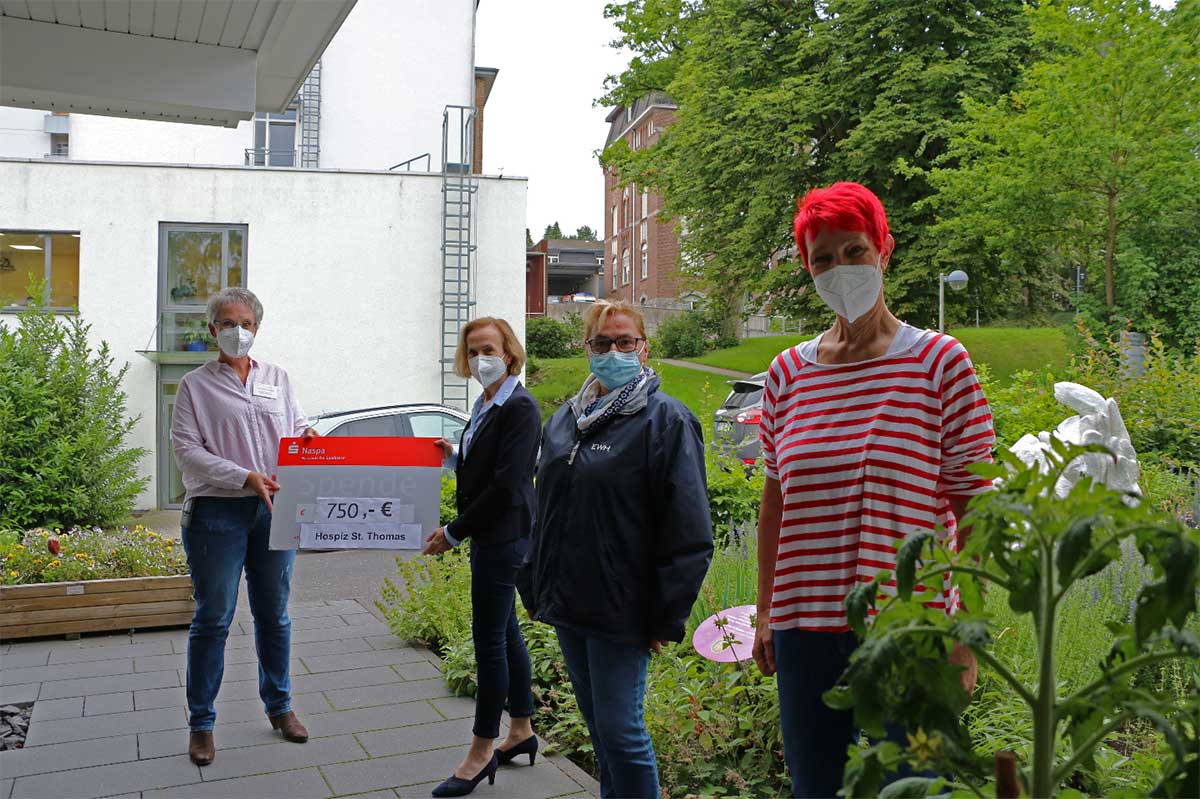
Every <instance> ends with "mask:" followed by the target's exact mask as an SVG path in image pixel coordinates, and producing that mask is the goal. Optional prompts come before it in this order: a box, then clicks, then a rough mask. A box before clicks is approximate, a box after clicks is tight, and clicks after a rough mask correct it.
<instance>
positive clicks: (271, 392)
mask: <svg viewBox="0 0 1200 799" xmlns="http://www.w3.org/2000/svg"><path fill="white" fill-rule="evenodd" d="M250 391H251V393H252V394H254V396H256V397H266V398H267V399H278V398H279V386H272V385H269V384H267V383H255V384H254V387H253V388H252V389H250Z"/></svg>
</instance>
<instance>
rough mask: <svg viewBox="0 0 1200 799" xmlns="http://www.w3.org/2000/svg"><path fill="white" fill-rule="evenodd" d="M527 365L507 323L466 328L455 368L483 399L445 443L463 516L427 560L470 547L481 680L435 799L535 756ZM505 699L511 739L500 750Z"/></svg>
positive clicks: (537, 417)
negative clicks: (521, 590) (459, 748)
mask: <svg viewBox="0 0 1200 799" xmlns="http://www.w3.org/2000/svg"><path fill="white" fill-rule="evenodd" d="M524 366H525V350H524V348H522V347H521V342H520V341H518V340H517V337H516V335H515V334H514V333H513V330H512V328H511V327H510V326H509V324H508V323H507V322H505V321H504V320H503V319H493V318H491V317H483V318H480V319H475V320H473V321H471V322H469V323H468V324H467V325H466V326H465V327H464V328H463V330H462V334H461V337H460V339H459V345H458V353H457V355H456V356H455V369H456V371H457V373H458V374H459V375H461V376H462V377H467V376H472V377H474V378H475V379H476V380H478V381H479V383H480V384H481V385H482V386H483V387H484V388H483V395H482V396H480V397H479V399H478V400H477V401H476V402H475V407H474V410H473V411H472V413H471V421H470V423H469V424H468V425H467V428H466V429H465V430H464V431H463V436H462V442H461V445H460V447H459V448H457V449H456V448H455V447H454V446H453V445H452V444H451V443H450V442H449V441H445V440H442V441H439V442H438V445H439V446H441V447H442V449H443V451H444V452H445V453H446V458H447V460H451V459H453V462H454V464H455V471H456V472H457V475H458V480H457V496H456V500H457V506H458V517H457V518H455V519H454V521H452V522H450V523H449V524H447V525H446V526H445V527H443V528H440V529H438V530H436V531H435V532H434V534H433V535H432V536H431V537H430V539H429V542H428V543H427V544H426V546H425V549H424V552H425V554H427V555H432V554H438V553H441V552H445V551H447V550H449V549H450V548H451V547H452V546H458V544H460V543H461V542H463V541H465V540H467V539H470V541H471V635H472V637H473V638H474V642H475V661H476V663H477V666H478V675H479V677H478V691H477V693H476V697H475V727H474V734H475V738H474V740H473V741H472V742H471V749H470V751H469V752H468V753H467V756H466V758H465V759H464V760H463V762H462V763H461V764H460V765H459V767H458V768H457V769H455V771H454V774H452V775H451V776H450V778H449V779H447V780H446V781H445V782H443V783H442V784H441V785H439V786H437V788H435V789H434V791H433V795H434V796H465V795H467V794H469V793H470V792H471V791H473V790H474V789H475V786H476V785H478V784H479V783H480V782H481V781H482V780H483V779H485V778H486V779H487V780H488V782H489V783H491V782H494V781H495V778H496V768H497V766H498V765H500V764H502V763H507V762H509V761H510V760H512V759H513V758H514V757H516V756H517V755H520V754H528V755H529V765H531V766H532V765H533V762H534V758H535V757H536V755H537V738H536V737H534V734H533V728H532V726H531V725H530V719H531V718H532V716H533V710H534V708H533V695H532V693H531V692H530V672H529V654H528V652H526V650H525V642H524V640H522V638H521V630H520V628H519V627H518V626H517V605H516V594H515V579H516V573H517V570H518V569H519V568H520V566H521V563H522V562H523V561H524V560H525V555H526V551H527V547H528V543H529V531H530V528H531V526H532V525H533V512H534V497H533V469H534V464H535V462H536V460H537V451H538V442H539V440H540V438H541V426H542V421H541V413H540V412H539V411H538V406H537V402H536V401H535V400H534V399H533V397H532V396H531V395H530V393H529V392H528V391H526V390H525V387H524V386H522V385H521V383H520V381H519V380H518V379H517V375H519V374H520V373H521V369H522V368H524ZM506 698H507V700H508V714H509V718H510V720H511V724H510V726H509V732H508V737H507V738H506V739H505V741H504V744H503V745H502V746H501V747H500V748H497V749H496V750H495V751H493V748H492V743H493V741H494V740H495V739H496V737H497V736H499V734H500V714H501V712H502V711H503V709H504V701H505V699H506Z"/></svg>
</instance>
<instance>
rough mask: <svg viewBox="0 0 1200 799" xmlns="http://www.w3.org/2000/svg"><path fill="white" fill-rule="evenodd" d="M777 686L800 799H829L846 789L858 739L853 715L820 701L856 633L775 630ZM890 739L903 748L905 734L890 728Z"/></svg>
mask: <svg viewBox="0 0 1200 799" xmlns="http://www.w3.org/2000/svg"><path fill="white" fill-rule="evenodd" d="M772 640H773V641H774V642H775V667H776V669H777V676H776V681H777V684H778V686H779V718H780V725H781V726H782V727H783V756H784V759H785V760H787V766H788V772H789V773H790V774H791V776H792V796H793V797H795V798H796V799H810V798H811V799H815V798H816V797H820V799H826V798H827V797H833V796H836V795H837V792H838V791H839V790H841V788H842V778H843V775H844V772H845V770H846V749H847V748H848V747H849V746H850V744H852V743H854V742H855V741H857V740H858V736H859V730H858V727H856V726H855V725H854V714H853V712H852V711H849V710H834V709H833V708H831V707H829V706H827V705H826V704H825V702H824V701H822V699H821V694H823V693H825V692H826V691H828V690H829V689H830V688H832V687H833V686H834V685H835V684H837V681H838V679H839V678H840V677H841V676H842V672H844V671H845V670H846V666H848V665H849V663H850V655H851V654H852V653H853V652H854V650H855V649H857V648H858V638H857V637H855V635H854V633H852V632H845V633H824V632H816V631H813V630H775V631H774V634H773V636H772ZM885 729H886V731H887V740H889V741H895V742H896V743H898V744H900V745H901V746H905V745H906V743H905V729H904V728H903V727H901V726H899V725H896V724H886V725H885ZM889 776H890V777H891V778H900V777H911V776H921V777H930V778H933V777H936V776H937V775H936V774H934V773H933V772H931V771H925V772H921V773H919V774H916V773H914V772H913V771H912V770H911V769H910V768H908V767H907V766H902V767H901V768H900V770H899V771H897V772H895V773H894V774H891V775H889Z"/></svg>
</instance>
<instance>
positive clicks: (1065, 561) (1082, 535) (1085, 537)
mask: <svg viewBox="0 0 1200 799" xmlns="http://www.w3.org/2000/svg"><path fill="white" fill-rule="evenodd" d="M1097 521H1098V520H1097V519H1096V517H1095V516H1084V517H1081V518H1077V519H1074V520H1072V521H1071V523H1070V524H1069V525H1068V526H1067V530H1066V532H1065V533H1063V534H1062V536H1060V537H1059V539H1058V550H1057V552H1055V557H1054V564H1055V567H1056V569H1057V571H1058V585H1059V588H1066V587H1067V585H1068V584H1069V583H1071V582H1072V581H1073V580H1074V579H1075V577H1076V575H1075V569H1076V567H1077V566H1078V565H1079V563H1080V561H1082V560H1084V559H1085V558H1088V557H1090V556H1091V554H1092V551H1091V550H1092V528H1093V527H1094V526H1095V525H1096V522H1097ZM1098 563H1099V565H1098V566H1097V567H1096V568H1094V569H1092V570H1091V572H1089V573H1095V572H1097V571H1099V570H1100V569H1102V568H1104V565H1105V562H1103V561H1099V562H1098ZM1091 565H1092V564H1091V563H1089V568H1090V566H1091Z"/></svg>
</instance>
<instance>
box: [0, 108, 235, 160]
mask: <svg viewBox="0 0 1200 799" xmlns="http://www.w3.org/2000/svg"><path fill="white" fill-rule="evenodd" d="M68 118H69V119H70V120H71V122H70V126H71V139H70V142H71V158H72V159H74V160H76V161H127V162H131V163H143V164H225V165H229V166H240V165H241V164H242V163H243V162H244V161H243V159H244V154H245V150H246V149H247V148H250V147H253V146H254V127H253V124H252V123H250V122H243V123H241V124H240V125H238V126H237V127H236V128H219V127H213V126H211V125H185V124H182V123H179V122H155V121H153V120H148V119H123V118H121V117H102V116H93V115H91V114H71V116H70V117H68ZM0 155H9V153H7V152H0Z"/></svg>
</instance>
